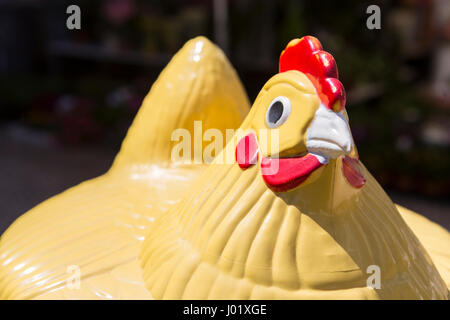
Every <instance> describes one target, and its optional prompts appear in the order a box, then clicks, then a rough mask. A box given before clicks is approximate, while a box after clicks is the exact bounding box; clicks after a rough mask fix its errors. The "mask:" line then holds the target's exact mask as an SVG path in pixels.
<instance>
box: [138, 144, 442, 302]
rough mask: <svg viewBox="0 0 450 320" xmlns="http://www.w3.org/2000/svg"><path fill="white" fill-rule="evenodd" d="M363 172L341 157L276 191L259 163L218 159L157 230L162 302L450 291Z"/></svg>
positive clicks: (155, 270)
mask: <svg viewBox="0 0 450 320" xmlns="http://www.w3.org/2000/svg"><path fill="white" fill-rule="evenodd" d="M227 149H233V148H232V147H231V146H230V145H229V146H228V147H227ZM228 152H232V150H228ZM362 170H363V174H364V176H365V177H366V178H367V183H366V185H365V186H364V187H363V188H361V189H354V188H352V187H351V186H350V185H349V184H348V183H347V182H346V180H344V177H343V175H342V165H341V160H340V159H338V160H337V161H332V162H330V164H329V165H328V166H327V167H326V168H325V171H324V172H323V173H322V175H321V177H320V178H319V179H318V180H317V181H315V182H314V183H311V184H309V185H307V186H304V187H302V188H299V189H296V190H293V191H291V192H287V193H274V192H273V191H271V190H270V189H268V188H267V187H266V185H265V184H264V181H263V180H262V178H261V175H260V171H259V168H258V166H254V167H252V168H250V169H247V170H245V171H242V170H241V169H240V168H239V167H238V165H237V164H234V165H221V164H212V165H211V166H210V167H209V168H208V169H207V171H206V172H205V173H204V175H203V176H202V178H201V179H200V180H198V181H197V182H196V183H195V187H194V188H192V191H191V193H190V195H189V196H188V197H187V198H186V199H185V200H183V201H182V202H180V203H179V204H178V205H177V206H176V207H174V208H173V210H171V211H170V213H168V214H167V215H166V216H164V217H162V218H161V219H159V220H157V221H156V222H155V224H154V225H153V226H152V227H151V228H150V232H149V234H148V236H147V238H146V240H145V241H144V246H143V250H142V253H141V256H140V259H141V261H142V267H143V269H144V280H145V283H146V287H147V288H148V289H149V290H150V292H151V293H152V295H153V296H154V297H155V298H157V299H161V298H162V299H445V298H447V294H448V291H447V288H446V286H445V283H444V282H443V281H442V279H441V278H440V276H439V274H438V272H437V270H436V268H435V267H434V265H433V263H432V262H431V260H430V258H429V256H428V254H427V253H426V252H425V250H424V249H423V247H422V245H421V244H420V243H419V241H418V240H417V238H416V237H415V236H414V234H413V233H412V232H411V230H410V228H409V227H408V226H407V225H406V223H405V222H404V220H403V219H402V218H401V216H400V215H399V213H398V211H397V209H396V207H395V205H394V204H393V203H392V202H391V200H390V199H389V197H388V196H387V195H386V194H385V193H384V191H383V190H382V188H381V187H380V186H379V185H378V183H377V182H376V181H375V179H374V178H373V177H372V176H371V175H370V173H369V172H368V171H367V170H366V169H365V168H364V167H363V166H362ZM344 194H345V196H344ZM369 265H377V266H379V267H380V270H381V279H382V282H381V289H372V288H370V287H367V278H368V277H369V276H370V275H371V274H370V273H367V272H366V271H367V267H368V266H369Z"/></svg>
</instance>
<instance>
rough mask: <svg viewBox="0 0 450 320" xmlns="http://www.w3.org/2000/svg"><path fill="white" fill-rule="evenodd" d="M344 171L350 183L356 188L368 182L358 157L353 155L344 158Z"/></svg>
mask: <svg viewBox="0 0 450 320" xmlns="http://www.w3.org/2000/svg"><path fill="white" fill-rule="evenodd" d="M342 172H343V174H344V176H345V178H346V179H347V181H348V183H350V185H352V186H353V187H354V188H361V187H362V186H364V185H365V184H366V179H365V178H364V176H363V175H362V173H361V170H360V166H359V160H358V159H355V158H352V157H344V158H342Z"/></svg>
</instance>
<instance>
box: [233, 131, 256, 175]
mask: <svg viewBox="0 0 450 320" xmlns="http://www.w3.org/2000/svg"><path fill="white" fill-rule="evenodd" d="M236 162H237V163H238V164H239V167H240V168H241V169H247V168H248V167H250V166H252V165H254V164H256V162H258V143H257V142H256V136H255V134H254V133H250V134H248V135H246V136H245V137H243V138H242V139H241V140H239V142H238V144H237V145H236Z"/></svg>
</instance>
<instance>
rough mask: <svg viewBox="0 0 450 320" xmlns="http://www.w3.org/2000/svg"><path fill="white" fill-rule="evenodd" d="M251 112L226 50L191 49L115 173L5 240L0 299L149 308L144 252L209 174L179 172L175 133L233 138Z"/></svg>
mask: <svg viewBox="0 0 450 320" xmlns="http://www.w3.org/2000/svg"><path fill="white" fill-rule="evenodd" d="M248 107H249V105H248V100H247V97H246V95H245V92H244V90H243V88H242V86H241V84H240V81H239V79H238V77H237V75H236V73H235V72H234V70H233V69H232V67H231V66H230V64H229V63H228V61H227V59H226V57H225V56H224V55H223V53H222V52H221V51H220V49H218V48H217V47H215V46H214V45H213V44H211V43H210V42H209V41H208V40H207V39H205V38H201V37H200V38H196V39H194V40H191V41H189V42H188V43H187V44H186V45H185V46H184V47H183V49H181V50H180V52H179V53H177V55H176V56H175V57H174V58H173V59H172V61H171V62H170V63H169V65H168V66H167V67H166V68H165V69H164V71H163V72H162V74H161V75H160V77H159V78H158V80H157V81H156V82H155V84H154V85H153V87H152V89H151V91H150V93H149V94H148V95H147V97H146V98H145V100H144V102H143V105H142V107H141V109H140V111H139V113H138V115H137V116H136V119H135V121H134V123H133V125H132V127H131V128H130V130H129V132H128V135H127V137H126V139H125V141H124V143H123V145H122V149H121V151H120V153H119V155H118V156H117V158H116V160H115V162H114V164H113V166H112V168H111V169H110V170H109V172H108V173H106V174H105V175H103V176H101V177H99V178H96V179H92V180H90V181H86V182H84V183H82V184H80V185H78V186H76V187H73V188H71V189H69V190H67V191H65V192H63V193H62V194H60V195H57V196H55V197H53V198H51V199H49V200H47V201H45V202H43V203H42V204H40V205H38V206H37V207H35V208H33V209H31V210H30V211H29V212H27V213H26V214H24V215H23V216H22V217H20V218H19V219H18V220H17V221H16V222H15V223H14V224H13V225H12V226H11V227H10V228H9V229H8V230H7V231H6V232H5V233H4V234H3V235H2V237H1V240H0V298H2V299H29V298H37V299H99V298H114V299H118V298H121V299H149V298H151V294H150V293H149V292H148V291H147V290H146V289H145V287H144V286H143V281H142V276H141V268H140V266H139V263H138V260H137V256H138V253H139V251H140V247H141V242H142V240H143V239H144V236H145V234H146V231H147V229H148V227H149V226H150V225H151V224H152V222H153V220H154V219H155V218H157V217H159V216H160V215H162V214H164V213H166V212H167V210H168V209H169V208H170V207H171V206H173V205H174V204H176V203H178V202H179V201H180V198H181V194H182V193H183V192H185V191H186V189H188V188H189V186H190V185H191V184H192V182H193V180H195V179H196V178H197V176H198V174H199V173H200V172H202V171H203V169H204V165H193V164H189V163H186V164H181V163H173V162H171V152H172V148H173V146H174V145H175V144H176V143H178V142H176V141H172V139H171V138H172V133H173V131H174V130H175V129H178V128H184V129H186V130H187V132H189V133H190V134H191V137H190V138H191V139H192V140H193V139H194V133H193V130H194V129H193V122H194V120H201V121H203V122H202V126H203V130H204V131H206V130H207V129H208V128H216V129H219V130H221V131H222V133H223V134H225V129H229V128H236V127H238V126H239V125H240V123H241V122H242V120H243V118H244V117H245V115H246V113H247V111H248ZM191 142H192V141H191ZM191 144H192V143H191ZM77 270H79V272H80V274H79V275H80V279H81V282H80V286H79V288H78V287H77V283H76V280H75V277H76V275H77Z"/></svg>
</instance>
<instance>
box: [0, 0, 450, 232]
mask: <svg viewBox="0 0 450 320" xmlns="http://www.w3.org/2000/svg"><path fill="white" fill-rule="evenodd" d="M344 3H345V1H344V2H343V1H306V0H305V1H299V0H286V1H266V0H239V1H238V0H210V1H207V0H183V1H181V0H166V1H140V0H94V1H93V0H90V1H88V0H86V1H75V0H73V1H65V0H54V1H51V0H0V206H1V211H0V232H2V231H3V230H4V229H6V227H7V226H8V225H9V224H10V223H11V222H12V221H14V219H15V218H17V217H18V216H19V215H20V214H22V213H23V212H25V211H26V210H28V209H30V208H31V207H33V206H34V205H36V204H38V203H39V202H41V201H43V200H45V199H46V198H48V197H50V196H52V195H54V194H56V193H59V192H61V191H63V190H65V189H67V188H68V187H71V186H73V185H75V184H77V183H79V182H81V181H83V180H86V179H89V178H93V177H95V176H98V175H100V174H102V173H104V172H105V171H106V170H107V169H108V168H109V166H110V165H111V163H112V160H113V158H114V156H115V154H116V153H117V152H118V150H119V147H120V143H121V141H122V139H123V137H124V136H125V134H126V130H127V128H128V127H129V125H130V123H131V121H132V119H133V117H134V115H135V114H136V112H137V110H138V109H139V106H140V103H141V101H142V99H143V97H144V96H145V95H146V93H147V92H148V90H149V88H150V86H151V84H152V83H153V81H154V80H155V79H156V77H157V76H158V74H159V72H160V71H161V70H162V69H163V68H164V66H165V65H166V64H167V63H168V61H169V60H170V58H171V56H172V55H173V54H174V53H175V52H176V51H177V50H178V49H179V48H180V47H181V46H182V45H183V43H184V42H185V41H187V40H188V39H190V38H192V37H194V36H197V35H205V36H207V37H208V38H210V39H211V40H213V41H214V42H215V43H217V44H218V45H219V46H220V47H221V48H222V49H223V50H224V51H225V53H226V54H227V56H228V58H229V59H230V60H231V62H232V64H233V66H234V67H235V68H236V70H237V72H238V74H239V76H240V77H241V80H242V82H243V84H244V86H245V87H246V89H247V92H248V95H249V97H250V100H251V101H253V100H254V98H255V97H256V95H257V93H258V92H259V90H260V89H261V87H262V86H263V84H264V83H265V82H266V81H267V80H268V79H269V78H270V77H271V76H272V75H273V74H275V73H276V72H277V65H278V57H279V54H280V52H281V50H283V49H284V47H285V45H286V44H287V43H288V41H289V40H290V39H292V38H297V37H301V36H303V35H307V34H309V35H314V36H316V37H318V38H319V39H320V41H321V42H322V45H323V46H324V48H326V50H327V51H329V52H330V53H332V54H333V55H334V57H335V59H336V61H337V63H338V67H339V73H340V79H341V81H342V82H343V83H344V85H345V87H346V90H347V95H348V100H347V110H348V113H349V116H350V124H351V127H352V131H353V134H354V137H355V140H356V143H357V145H358V148H359V151H360V157H361V159H362V161H363V162H364V163H365V165H366V166H367V167H368V168H369V170H370V171H371V172H372V173H373V174H374V176H375V177H376V178H377V179H378V181H379V182H380V183H381V184H382V185H383V186H384V187H385V189H386V190H387V191H388V193H389V194H390V195H391V196H392V198H393V200H394V201H395V202H397V203H400V204H402V205H404V206H406V207H409V208H411V209H413V210H416V211H419V212H420V213H422V214H424V215H426V216H427V217H429V218H430V219H431V220H434V221H436V222H439V223H440V224H442V225H444V226H445V227H446V228H447V229H450V200H449V195H450V1H448V0H403V1H348V3H351V5H345V4H344ZM71 4H76V5H78V6H79V7H80V8H81V30H68V29H67V28H66V19H67V18H68V16H69V14H66V8H67V7H68V6H69V5H71ZM371 4H376V5H378V6H379V7H380V8H381V29H379V30H369V29H368V28H367V27H366V20H367V18H368V17H369V16H370V14H367V13H366V9H367V7H368V6H369V5H371Z"/></svg>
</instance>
